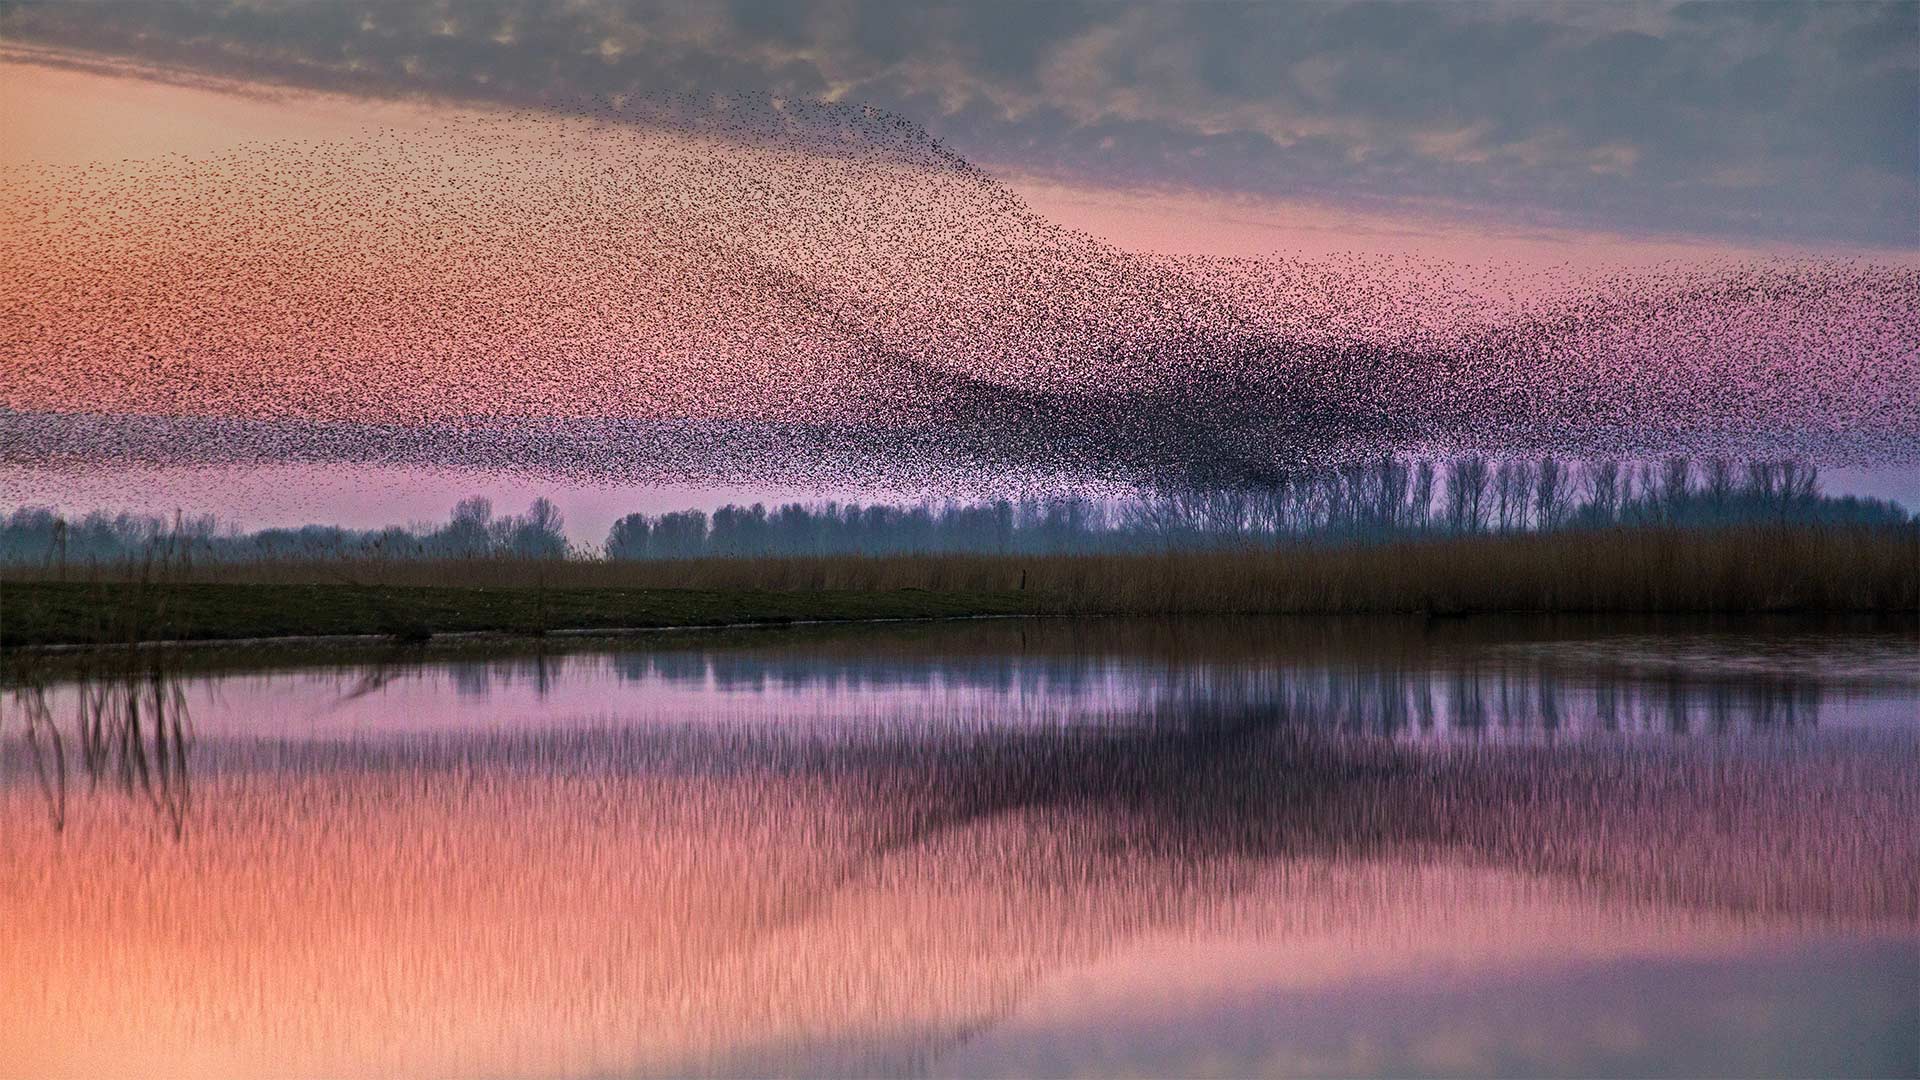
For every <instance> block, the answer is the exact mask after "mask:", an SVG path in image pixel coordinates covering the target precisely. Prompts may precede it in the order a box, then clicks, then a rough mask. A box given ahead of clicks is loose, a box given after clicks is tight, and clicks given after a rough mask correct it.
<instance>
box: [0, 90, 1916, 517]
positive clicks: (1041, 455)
mask: <svg viewBox="0 0 1920 1080" xmlns="http://www.w3.org/2000/svg"><path fill="white" fill-rule="evenodd" d="M644 106H645V107H644V108H642V103H636V102H621V103H619V104H618V105H617V106H611V105H609V106H603V107H596V108H586V107H582V108H578V109H573V110H558V111H555V110H541V111H522V112H506V111H501V112H494V113H482V112H460V113H445V114H442V115H440V117H439V118H438V119H436V120H434V121H433V122H431V123H426V122H424V121H423V122H422V124H420V125H419V126H416V127H407V128H396V129H385V130H370V131H368V132H366V133H365V134H364V135H362V136H360V137H357V138H354V139H351V140H343V141H335V142H313V141H299V140H286V141H278V142H271V143H261V144H251V145H244V146H241V147H239V148H237V149H233V150H231V151H228V152H225V153H221V154H218V155H216V156H209V157H196V158H189V157H183V156H178V155H175V156H168V157H161V158H153V159H145V160H128V161H121V162H117V163H98V164H92V165H87V166H51V165H36V166H29V167H23V168H15V169H11V170H8V171H5V172H0V276H4V279H5V282H6V286H5V288H4V289H3V290H0V365H4V371H5V378H4V380H0V464H7V465H22V464H26V465H41V466H45V465H54V466H61V467H71V468H76V469H98V468H120V467H126V466H129V465H147V464H180V463H196V464H197V463H216V464H223V465H235V464H238V465H247V464H267V463H282V462H335V463H343V464H348V463H364V464H384V465H402V466H409V465H412V466H442V465H455V466H462V467H473V468H484V469H490V470H502V471H508V472H519V473H525V474H529V475H536V476H547V477H573V478H591V479H593V480H596V481H606V482H617V483H622V484H655V483H683V484H684V483H736V484H738V483H758V484H778V485H791V486H806V487H814V488H833V487H844V486H856V485H861V486H866V485H875V484H879V485H886V486H894V487H918V488H923V489H927V488H931V489H947V490H949V491H953V492H955V493H963V492H978V491H980V490H982V489H987V488H992V487H995V486H996V485H1001V484H1005V483H1010V482H1013V480H1014V479H1015V478H1022V479H1023V480H1024V481H1028V482H1037V483H1063V482H1064V483H1096V484H1109V483H1110V484H1124V485H1160V484H1169V483H1181V484H1188V483H1200V484H1216V485H1234V484H1240V483H1247V482H1256V481H1258V480H1259V478H1260V477H1262V476H1263V475H1267V474H1269V473H1271V472H1272V471H1273V470H1276V469H1281V468H1288V467H1294V466H1297V465H1299V464H1302V463H1316V462H1319V463H1331V462H1340V461H1352V460H1356V459H1360V458H1371V457H1377V456H1379V455H1381V454H1385V453H1429V454H1431V453H1451V452H1459V451H1486V452H1491V453H1495V454H1509V453H1510V454H1538V453H1541V452H1551V453H1566V454H1570V455H1583V454H1604V455H1608V456H1633V455H1653V454H1666V453H1689V454H1703V455H1704V454H1713V455H1731V456H1739V457H1750V456H1759V455H1772V454H1793V455H1798V456H1802V457H1806V458H1809V459H1812V460H1815V461H1821V462H1827V463H1833V464H1887V463H1908V462H1912V461H1913V460H1915V459H1916V458H1920V270H1916V269H1915V268H1913V267H1912V266H1898V265H1882V264H1876V263H1872V262H1864V261H1849V260H1786V259H1780V260H1757V261H1747V262H1738V263H1734V262H1725V263H1719V264H1709V265H1701V264H1689V265H1678V264H1675V265H1667V266H1661V267H1658V268H1653V269H1639V270H1633V271H1622V272H1618V273H1614V274H1611V275H1602V274H1589V275H1582V276H1574V277H1570V278H1568V279H1567V280H1566V281H1565V282H1563V283H1561V284H1560V285H1559V286H1557V287H1556V288H1554V289H1551V290H1542V289H1537V288H1528V287H1526V286H1527V282H1526V281H1525V280H1524V278H1525V274H1526V271H1524V270H1521V269H1503V268H1499V267H1477V268H1476V267H1471V266H1464V265H1456V264H1447V263H1438V262H1430V261H1422V260H1416V259H1411V258H1407V259H1381V258H1375V257H1363V256H1359V255H1353V256H1348V257H1343V258H1333V259H1320V260H1312V261H1302V260H1296V259H1287V258H1271V259H1243V258H1234V259H1229V258H1206V257H1172V256H1162V255H1154V254H1144V253H1138V252H1131V251H1127V250H1122V249H1120V248H1117V247H1115V246H1113V245H1111V244H1108V243H1106V242H1103V241H1101V240H1098V239H1096V238H1094V237H1092V236H1089V235H1087V234H1085V233H1081V232H1076V231H1073V230H1070V229H1067V228H1062V227H1060V226H1058V225H1055V224H1052V223H1050V222H1049V221H1047V220H1045V219H1043V218H1042V217H1040V216H1039V215H1037V214H1036V213H1034V212H1033V211H1031V210H1030V209H1028V208H1027V207H1026V206H1025V205H1024V204H1023V203H1022V201H1021V200H1020V199H1019V198H1018V197H1017V196H1016V195H1015V194H1013V193H1012V192H1011V191H1009V190H1008V189H1007V188H1006V187H1005V186H1004V185H1002V184H1001V183H999V182H997V181H996V180H995V179H994V178H993V177H991V176H989V175H988V174H987V173H985V172H983V171H982V170H980V169H978V168H976V167H974V166H972V165H970V164H968V163H967V162H966V161H964V160H962V159H961V158H960V157H959V156H957V155H956V154H954V153H953V152H951V151H950V150H948V149H947V148H945V147H944V146H942V145H941V144H940V143H939V142H938V141H936V140H934V139H932V138H930V137H928V136H927V135H926V134H925V133H924V132H923V131H922V130H921V129H920V128H919V127H917V126H915V125H914V124H912V123H910V122H908V121H906V120H903V119H902V118H900V117H897V116H894V115H891V114H887V113H884V112H880V111H877V110H873V109H868V108H863V107H859V106H846V105H835V104H822V103H809V102H793V101H787V100H781V99H776V98H764V97H763V98H758V99H753V98H736V99H728V100H695V99H691V98H689V99H687V100H684V101H682V100H665V99H663V100H660V101H652V102H647V103H644Z"/></svg>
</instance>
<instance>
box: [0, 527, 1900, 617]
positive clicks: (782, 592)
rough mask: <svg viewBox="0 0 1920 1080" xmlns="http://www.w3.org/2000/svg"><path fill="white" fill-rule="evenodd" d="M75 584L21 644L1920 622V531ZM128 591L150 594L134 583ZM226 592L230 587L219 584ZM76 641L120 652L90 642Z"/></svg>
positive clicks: (18, 576) (25, 612) (366, 565)
mask: <svg viewBox="0 0 1920 1080" xmlns="http://www.w3.org/2000/svg"><path fill="white" fill-rule="evenodd" d="M63 573H64V575H65V576H66V578H67V584H66V585H65V586H64V587H62V588H60V589H58V590H55V589H54V588H53V587H52V586H50V585H48V584H46V582H47V579H48V578H49V577H51V576H53V575H52V573H51V571H50V569H49V568H45V567H42V568H35V569H30V570H27V569H22V568H17V567H16V568H13V569H11V570H9V571H7V573H6V576H5V577H4V578H0V631H4V630H5V629H6V627H5V623H7V622H11V621H14V617H19V616H24V617H27V618H28V619H30V620H31V619H32V618H33V617H34V615H33V612H32V611H31V610H30V609H31V608H32V606H33V605H35V604H37V603H47V604H57V605H58V606H60V609H61V610H60V611H59V612H57V613H56V614H55V615H54V616H52V618H54V620H55V621H56V622H60V623H67V622H72V623H75V624H76V626H77V625H78V624H79V623H81V622H84V621H86V620H88V619H91V620H92V621H94V622H96V623H97V622H99V621H100V613H99V612H98V610H97V605H98V604H100V603H107V604H113V603H117V602H118V600H119V598H121V597H126V596H131V597H144V598H146V599H145V600H144V601H143V602H153V601H164V602H165V603H167V604H169V605H172V606H173V607H175V608H177V609H179V610H181V611H184V612H188V613H195V612H197V614H193V618H194V619H195V629H194V632H193V633H192V634H191V635H190V636H196V637H220V636H244V634H243V633H242V632H241V631H240V630H239V629H238V628H236V630H235V632H234V633H231V634H228V633H223V632H222V630H221V627H220V626H219V625H218V623H219V610H218V608H219V605H220V604H230V605H231V606H232V607H233V609H234V610H235V611H236V612H237V613H241V612H243V613H244V614H245V616H246V617H245V618H243V619H240V618H237V623H248V624H249V625H270V627H271V628H272V629H273V630H274V632H278V633H300V632H314V633H347V632H363V633H406V632H412V633H419V634H431V633H435V632H442V631H447V630H456V629H457V630H503V631H508V632H539V631H541V630H547V629H561V628H568V627H614V626H622V625H632V626H663V625H706V624H717V623H726V622H785V621H796V620H804V619H857V618H906V617H938V616H955V615H967V614H1002V615H1004V614H1033V615H1089V616H1091V615H1183V614H1216V615H1256V614H1351V615H1363V614H1389V613H1402V614H1420V615H1428V616H1450V615H1468V614H1479V613H1560V612H1593V613H1616V612H1618V613H1628V612H1644V613H1665V612H1672V613H1739V614H1751V613H1764V612H1871V613H1883V614H1895V615H1902V616H1906V615H1912V614H1915V613H1917V612H1920V530H1917V529H1915V528H1913V527H1911V526H1906V527H1892V528H1884V527H1849V526H1840V527H1834V526H1807V525H1772V526H1739V527H1729V528H1722V529H1686V528H1665V527H1636V528H1615V529H1604V530H1591V531H1564V532H1555V533H1547V534H1537V533H1524V534H1510V535H1482V536H1470V537H1444V538H1422V539H1410V540H1402V541H1397V542H1392V543H1379V544H1367V545H1345V546H1332V545H1295V546H1280V547H1263V548H1257V549H1256V548H1237V549H1216V550H1207V551H1192V550H1187V551H1167V552H1163V553H1158V554H1129V555H1048V556H1015V555H909V556H886V557H859V556H832V557H818V558H777V559H765V558H761V559H698V560H683V561H665V560H663V561H619V560H586V559H570V560H558V559H553V560H537V559H510V558H488V559H465V560H445V561H430V560H371V559H357V560H334V561H324V562H260V563H243V564H225V563H207V564H195V565H186V564H177V563H176V564H172V565H170V566H169V567H168V568H167V573H166V580H165V581H164V582H155V581H153V580H149V578H147V577H143V576H142V574H150V568H144V569H143V568H142V567H137V566H136V567H117V566H107V567H94V568H89V570H88V571H87V572H86V577H87V578H88V579H89V582H90V584H86V585H81V584H77V583H76V582H75V578H76V577H77V576H78V575H77V574H76V573H75V571H74V569H73V568H71V567H69V568H66V569H65V570H64V572H63ZM122 579H124V580H125V581H127V582H128V583H130V584H133V585H134V586H136V587H135V588H132V589H125V588H117V587H114V586H115V583H116V582H118V581H120V580H122ZM30 582H32V584H30ZM213 586H226V587H229V588H214V589H211V591H209V589H208V588H204V587H213ZM328 586H333V587H336V588H332V589H330V588H327V587H328ZM68 593H71V594H72V595H70V596H69V595H66V594H68ZM349 595H351V596H352V597H355V600H354V602H353V603H352V604H348V605H345V606H344V607H343V606H342V605H340V604H332V605H331V607H329V597H332V596H349ZM209 597H211V598H213V599H209ZM208 604H213V605H214V607H213V608H212V609H209V608H208V606H207V605H208ZM279 608H284V609H286V610H276V609H279ZM303 609H304V610H306V611H310V612H312V613H313V614H312V617H311V619H309V620H308V621H314V620H318V621H317V622H316V625H315V627H314V628H312V629H310V630H303V629H302V627H303V625H304V623H303V621H302V612H303ZM90 611H91V614H89V612H90ZM323 611H326V612H327V614H326V616H325V618H321V615H320V613H321V612H323ZM356 612H364V614H356ZM269 616H270V617H269ZM263 620H264V621H263ZM149 621H150V620H149ZM320 623H324V624H325V625H324V627H322V626H320V625H319V624H320ZM62 633H63V634H64V633H65V632H64V631H63V632H62ZM37 636H39V637H40V638H41V639H42V640H53V639H52V638H46V637H45V635H37ZM56 637H59V635H56ZM4 638H5V639H6V640H9V641H10V642H11V643H15V644H18V643H21V642H22V641H23V640H24V639H23V638H22V637H21V636H20V635H19V634H15V633H6V634H4ZM65 639H66V640H77V641H92V640H99V639H98V638H94V637H88V636H80V635H79V632H78V630H77V629H76V630H75V631H73V633H72V634H69V635H67V636H66V637H65Z"/></svg>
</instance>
